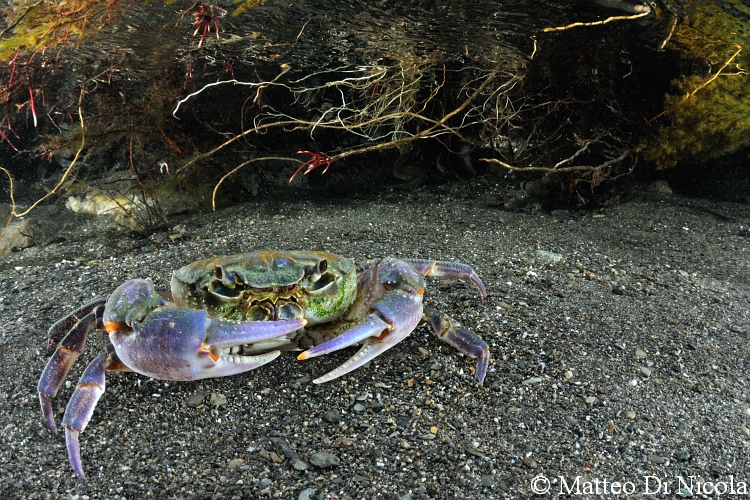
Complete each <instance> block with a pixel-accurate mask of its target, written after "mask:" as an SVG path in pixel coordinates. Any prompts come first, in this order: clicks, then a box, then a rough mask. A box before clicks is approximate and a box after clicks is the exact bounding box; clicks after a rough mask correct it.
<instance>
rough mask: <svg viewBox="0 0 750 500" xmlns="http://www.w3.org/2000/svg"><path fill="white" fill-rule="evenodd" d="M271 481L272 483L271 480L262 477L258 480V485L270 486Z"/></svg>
mask: <svg viewBox="0 0 750 500" xmlns="http://www.w3.org/2000/svg"><path fill="white" fill-rule="evenodd" d="M271 483H273V481H272V480H271V479H269V478H267V477H264V478H263V479H261V480H260V485H261V486H263V487H265V486H271Z"/></svg>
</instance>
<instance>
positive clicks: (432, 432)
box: [430, 425, 438, 434]
mask: <svg viewBox="0 0 750 500" xmlns="http://www.w3.org/2000/svg"><path fill="white" fill-rule="evenodd" d="M437 431H438V428H437V427H435V426H434V425H433V426H432V427H430V433H431V434H437Z"/></svg>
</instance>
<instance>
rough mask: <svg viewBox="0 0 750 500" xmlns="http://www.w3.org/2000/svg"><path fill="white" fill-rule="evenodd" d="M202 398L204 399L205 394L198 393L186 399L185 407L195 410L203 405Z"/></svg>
mask: <svg viewBox="0 0 750 500" xmlns="http://www.w3.org/2000/svg"><path fill="white" fill-rule="evenodd" d="M204 397H206V393H204V392H203V391H198V392H196V393H195V394H193V395H192V396H190V397H189V398H188V399H187V405H188V406H189V407H190V408H196V407H198V406H200V405H201V404H202V403H203V398H204Z"/></svg>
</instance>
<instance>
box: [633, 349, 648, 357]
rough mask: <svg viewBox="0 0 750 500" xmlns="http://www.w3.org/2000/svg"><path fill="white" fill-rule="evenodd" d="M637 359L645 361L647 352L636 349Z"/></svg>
mask: <svg viewBox="0 0 750 500" xmlns="http://www.w3.org/2000/svg"><path fill="white" fill-rule="evenodd" d="M635 357H636V358H638V359H643V358H645V357H646V351H644V350H642V349H636V350H635Z"/></svg>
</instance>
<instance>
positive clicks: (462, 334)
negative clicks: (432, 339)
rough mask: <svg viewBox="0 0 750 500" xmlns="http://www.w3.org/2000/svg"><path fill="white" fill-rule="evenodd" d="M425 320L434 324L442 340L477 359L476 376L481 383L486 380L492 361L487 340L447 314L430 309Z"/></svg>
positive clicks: (426, 312)
mask: <svg viewBox="0 0 750 500" xmlns="http://www.w3.org/2000/svg"><path fill="white" fill-rule="evenodd" d="M424 321H425V323H429V324H430V326H432V330H433V331H434V332H435V335H437V336H438V337H439V338H440V340H442V341H443V342H445V343H446V344H448V345H451V346H453V347H454V348H455V349H456V350H458V351H459V352H462V353H464V354H466V355H467V356H469V357H470V358H473V359H476V360H477V364H476V368H475V370H474V377H475V378H476V379H477V381H478V382H479V383H480V384H481V383H482V382H484V377H485V376H486V375H487V366H488V365H489V363H490V346H489V345H487V342H485V341H484V340H483V339H482V338H481V337H480V336H479V335H477V334H476V333H474V332H472V331H471V330H469V329H467V328H464V327H462V326H461V324H460V323H458V321H456V320H454V319H453V318H451V317H450V316H448V315H447V314H444V313H441V312H437V311H432V310H428V311H425V313H424Z"/></svg>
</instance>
